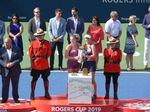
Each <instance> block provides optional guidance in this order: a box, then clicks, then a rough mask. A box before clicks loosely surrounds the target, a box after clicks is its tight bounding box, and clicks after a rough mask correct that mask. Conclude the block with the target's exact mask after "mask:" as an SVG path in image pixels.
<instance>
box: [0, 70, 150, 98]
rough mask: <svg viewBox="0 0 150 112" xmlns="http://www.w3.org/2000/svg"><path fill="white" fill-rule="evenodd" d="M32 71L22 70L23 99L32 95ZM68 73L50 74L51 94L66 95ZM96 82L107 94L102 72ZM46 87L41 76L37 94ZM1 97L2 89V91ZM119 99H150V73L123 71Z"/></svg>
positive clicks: (20, 91) (111, 90)
mask: <svg viewBox="0 0 150 112" xmlns="http://www.w3.org/2000/svg"><path fill="white" fill-rule="evenodd" d="M31 78H32V77H31V76H30V72H22V74H21V76H20V82H19V96H20V98H21V99H29V97H30V91H31V90H30V82H31ZM67 78H68V74H67V72H57V71H56V72H51V75H50V76H49V81H50V84H49V85H50V88H49V91H50V94H51V95H65V94H66V84H67V80H68V79H67ZM95 79H96V83H97V94H98V95H102V96H104V95H105V77H104V75H103V73H102V72H97V73H96V77H95ZM1 86H2V84H1V77H0V90H1V88H2V87H1ZM11 91H12V88H11V85H10V91H9V98H12V94H11V93H12V92H11ZM43 95H44V87H43V81H42V79H41V78H39V79H38V81H37V86H36V90H35V96H36V97H37V96H43ZM110 96H113V87H112V83H111V88H110ZM0 97H1V91H0ZM118 97H119V99H150V74H149V73H132V72H130V73H129V72H127V73H125V72H123V73H121V75H120V77H119V89H118Z"/></svg>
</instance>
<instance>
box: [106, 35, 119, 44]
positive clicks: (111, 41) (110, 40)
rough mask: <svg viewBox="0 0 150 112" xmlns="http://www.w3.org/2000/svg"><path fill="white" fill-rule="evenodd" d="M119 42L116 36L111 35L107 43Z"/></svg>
mask: <svg viewBox="0 0 150 112" xmlns="http://www.w3.org/2000/svg"><path fill="white" fill-rule="evenodd" d="M118 42H119V40H117V39H116V38H114V37H109V38H108V41H107V42H106V43H107V44H116V43H118Z"/></svg>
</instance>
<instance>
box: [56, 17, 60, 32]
mask: <svg viewBox="0 0 150 112" xmlns="http://www.w3.org/2000/svg"><path fill="white" fill-rule="evenodd" d="M59 24H60V19H58V20H57V19H56V27H57V30H58V28H59Z"/></svg>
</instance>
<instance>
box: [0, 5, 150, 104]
mask: <svg viewBox="0 0 150 112" xmlns="http://www.w3.org/2000/svg"><path fill="white" fill-rule="evenodd" d="M148 12H149V13H148V14H146V15H145V17H144V19H143V23H142V26H143V28H145V30H146V33H145V44H144V45H145V47H144V69H147V68H148V52H149V48H150V40H149V38H150V6H149V7H148ZM40 13H41V12H40V8H39V7H36V8H35V9H34V10H33V14H34V17H33V18H31V19H30V20H29V23H28V33H29V43H30V46H29V49H28V54H29V57H30V60H31V61H30V63H31V76H32V81H31V95H30V99H32V100H34V99H35V93H34V91H35V87H36V82H37V80H38V78H39V77H40V75H42V79H43V84H44V88H45V95H44V96H45V98H47V99H51V97H50V95H49V92H48V88H49V81H48V76H49V75H50V70H54V62H55V61H54V59H55V55H54V53H55V51H56V48H57V50H58V53H59V55H58V69H59V70H62V71H64V68H63V44H64V37H65V34H66V33H67V40H68V45H67V46H66V51H65V54H64V55H65V58H66V59H68V61H67V70H68V73H78V71H79V70H80V69H82V68H87V70H88V72H89V73H90V74H91V76H92V88H93V93H94V94H93V96H92V100H95V99H96V98H97V89H96V88H97V87H96V86H97V85H96V82H95V72H96V70H98V61H99V53H103V55H104V76H105V79H106V83H105V89H106V95H105V97H104V99H108V98H109V87H110V81H111V77H112V78H113V85H114V99H118V96H117V90H118V77H119V75H120V71H121V68H120V62H121V61H122V51H121V50H120V39H121V34H122V30H123V29H122V25H121V22H120V21H119V20H118V12H117V11H112V12H111V13H110V19H109V20H108V21H107V22H106V24H105V28H103V27H102V26H101V24H100V19H99V18H98V17H97V16H93V17H92V19H91V25H89V26H88V28H87V31H85V28H84V27H85V26H84V19H83V18H82V17H80V16H79V15H78V9H77V8H76V7H73V8H72V9H71V14H72V16H71V17H69V18H68V19H67V20H65V19H64V18H62V10H61V9H59V8H58V9H56V10H55V17H53V18H50V20H49V24H48V28H46V22H45V21H44V19H43V18H41V16H40ZM47 29H48V30H47ZM23 31H24V28H23V25H22V24H21V23H20V20H19V16H18V15H17V14H13V15H12V17H11V21H10V24H9V25H8V26H7V33H8V35H9V37H8V38H6V39H5V41H4V45H5V46H4V47H2V45H3V36H4V34H5V24H4V22H3V21H1V20H0V64H1V74H2V82H3V83H2V84H3V85H2V86H3V89H2V103H5V102H7V99H8V89H9V82H10V79H11V80H12V82H13V83H12V85H13V98H14V101H15V102H16V103H19V100H18V98H19V95H18V82H19V76H20V73H21V68H20V62H21V61H22V56H23V55H24V52H23V42H22V33H23ZM46 31H47V32H48V34H49V37H50V42H49V41H47V40H45V39H44V36H45V34H46ZM84 32H86V35H85V36H84V39H85V45H82V43H83V42H82V40H84V39H83V38H82V35H83V33H84ZM104 32H105V33H106V36H107V48H106V49H105V50H104V52H103V48H102V41H103V40H104ZM137 35H138V29H137V27H136V16H135V15H131V16H130V17H129V24H128V26H127V28H126V41H125V47H124V50H123V51H124V52H125V53H126V54H127V55H126V64H127V71H130V70H136V68H135V67H134V65H133V54H134V53H135V48H136V47H138V46H139V45H138V42H137V39H136V36H137ZM80 46H83V53H82V57H83V65H82V64H81V63H79V62H78V59H79V58H80V56H79V55H78V49H79V47H80ZM4 54H5V55H4ZM12 54H13V55H12ZM13 56H14V57H13ZM49 57H50V62H48V58H49ZM49 64H50V65H49ZM15 69H17V70H16V74H14V72H12V71H15ZM5 88H7V89H5Z"/></svg>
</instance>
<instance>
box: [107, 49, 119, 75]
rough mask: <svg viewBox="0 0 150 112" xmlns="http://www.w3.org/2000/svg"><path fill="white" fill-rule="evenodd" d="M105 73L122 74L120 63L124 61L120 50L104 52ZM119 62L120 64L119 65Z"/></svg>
mask: <svg viewBox="0 0 150 112" xmlns="http://www.w3.org/2000/svg"><path fill="white" fill-rule="evenodd" d="M104 60H105V65H104V72H108V73H117V72H120V70H121V69H120V64H119V63H120V62H121V60H122V51H121V50H120V49H115V50H112V49H109V48H108V49H105V50H104ZM117 62H119V63H117Z"/></svg>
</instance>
